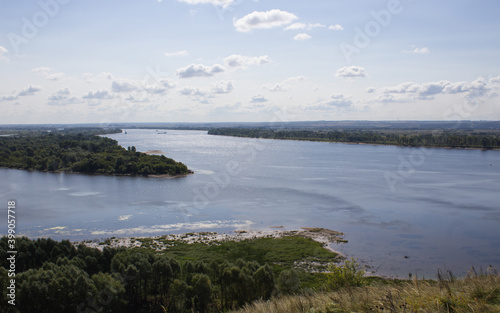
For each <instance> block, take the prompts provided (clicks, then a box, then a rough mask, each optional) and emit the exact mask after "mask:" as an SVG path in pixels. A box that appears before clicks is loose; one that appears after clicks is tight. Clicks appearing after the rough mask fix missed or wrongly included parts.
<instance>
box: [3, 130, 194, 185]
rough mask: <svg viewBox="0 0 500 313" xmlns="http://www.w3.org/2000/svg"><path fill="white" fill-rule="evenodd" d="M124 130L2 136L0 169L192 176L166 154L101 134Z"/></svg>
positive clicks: (69, 131)
mask: <svg viewBox="0 0 500 313" xmlns="http://www.w3.org/2000/svg"><path fill="white" fill-rule="evenodd" d="M117 132H121V130H120V129H108V130H103V129H68V130H62V131H57V130H54V131H51V132H47V131H26V130H25V131H21V132H19V133H17V134H14V135H11V136H3V137H0V167H8V168H16V169H25V170H37V171H47V172H75V173H87V174H108V175H143V176H149V175H165V176H177V175H185V174H189V173H191V171H190V170H189V169H188V168H187V166H186V165H184V164H182V163H180V162H176V161H174V160H172V159H170V158H167V157H165V156H164V155H161V156H159V155H148V154H145V153H141V152H137V151H136V148H135V147H128V149H125V148H123V147H121V146H120V145H118V142H117V141H116V140H113V139H110V138H105V137H100V136H97V135H100V134H109V133H117Z"/></svg>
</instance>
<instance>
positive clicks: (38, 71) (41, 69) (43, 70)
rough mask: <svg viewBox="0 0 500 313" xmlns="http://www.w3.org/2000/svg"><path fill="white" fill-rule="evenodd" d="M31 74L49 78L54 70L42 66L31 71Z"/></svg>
mask: <svg viewBox="0 0 500 313" xmlns="http://www.w3.org/2000/svg"><path fill="white" fill-rule="evenodd" d="M31 72H33V73H35V74H36V75H40V76H47V75H49V74H50V73H51V72H52V69H51V68H50V67H45V66H40V67H35V68H34V69H32V70H31Z"/></svg>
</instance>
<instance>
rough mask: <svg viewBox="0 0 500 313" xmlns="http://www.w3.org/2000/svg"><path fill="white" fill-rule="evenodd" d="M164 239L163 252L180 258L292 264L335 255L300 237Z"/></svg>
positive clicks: (327, 260) (317, 260) (320, 260)
mask: <svg viewBox="0 0 500 313" xmlns="http://www.w3.org/2000/svg"><path fill="white" fill-rule="evenodd" d="M140 240H141V242H143V244H146V245H148V246H149V244H150V243H151V241H150V240H149V241H148V240H147V239H140ZM165 243H168V244H169V245H173V246H171V247H169V248H168V249H166V250H164V251H163V252H162V253H165V254H166V255H168V256H171V257H174V258H176V259H178V260H180V261H199V260H201V261H203V260H205V261H209V260H216V261H224V260H228V261H230V262H234V261H236V260H237V259H240V258H241V259H244V260H246V261H257V262H259V263H262V264H264V263H269V264H277V265H280V266H281V267H292V266H294V264H296V262H318V263H328V262H331V261H332V260H334V259H335V258H336V257H337V256H338V255H337V254H336V253H334V252H331V251H329V250H327V249H325V248H324V247H323V246H322V244H321V243H319V242H316V241H314V240H312V239H309V238H303V237H283V238H258V239H248V240H243V241H239V242H235V241H228V242H222V243H211V244H205V243H192V244H187V243H185V242H182V241H175V242H173V241H168V240H165Z"/></svg>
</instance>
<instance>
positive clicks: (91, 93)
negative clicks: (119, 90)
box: [82, 90, 112, 100]
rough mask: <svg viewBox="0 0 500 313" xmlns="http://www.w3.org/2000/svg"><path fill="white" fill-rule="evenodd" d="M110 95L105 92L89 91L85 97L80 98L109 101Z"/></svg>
mask: <svg viewBox="0 0 500 313" xmlns="http://www.w3.org/2000/svg"><path fill="white" fill-rule="evenodd" d="M110 98H112V97H111V94H110V93H109V91H107V90H97V91H89V92H88V93H87V94H86V95H84V96H82V99H88V100H90V99H99V100H103V99H110Z"/></svg>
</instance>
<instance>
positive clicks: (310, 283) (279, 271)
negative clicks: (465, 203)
mask: <svg viewBox="0 0 500 313" xmlns="http://www.w3.org/2000/svg"><path fill="white" fill-rule="evenodd" d="M325 232H326V234H327V235H333V236H330V239H329V240H333V241H336V242H343V239H342V234H340V233H336V234H333V233H328V232H331V231H328V230H325V229H322V228H308V229H304V230H302V231H290V232H285V233H283V232H282V233H281V235H279V236H273V235H266V236H253V235H252V234H248V236H244V235H245V234H246V233H247V232H245V231H240V232H238V233H237V235H236V236H228V237H224V236H220V234H219V235H218V234H216V233H188V234H184V235H169V236H159V237H152V238H114V237H113V238H109V239H106V240H103V241H84V242H70V241H68V240H62V241H54V240H52V239H44V238H42V239H33V240H32V239H28V238H26V237H18V238H17V239H16V246H17V248H18V253H17V255H16V274H15V280H16V284H17V291H16V306H12V305H8V304H7V303H8V302H7V301H8V290H9V289H8V286H9V280H10V279H12V278H11V277H9V271H8V269H9V261H8V259H7V257H8V253H7V251H8V237H2V238H1V239H0V263H1V267H0V288H1V290H2V294H1V297H2V301H1V302H0V311H1V312H40V313H44V312H50V313H58V312H120V313H123V312H186V313H188V312H207V313H208V312H241V313H257V312H266V313H285V312H286V313H295V312H297V313H298V312H310V313H313V312H314V313H333V312H499V310H500V276H499V275H498V272H496V270H495V269H493V268H488V269H487V270H485V271H482V270H480V271H476V270H474V269H471V271H470V273H469V275H467V277H464V278H457V277H455V276H453V274H452V273H451V272H441V271H439V272H438V276H437V280H428V279H427V280H426V279H422V278H417V277H415V276H414V277H412V278H411V279H409V280H395V279H384V278H380V277H367V276H366V275H365V272H364V269H363V267H362V266H361V265H360V264H358V263H357V262H356V261H355V260H353V259H351V260H346V259H344V258H343V257H341V256H340V255H338V254H337V253H335V252H333V251H331V250H329V249H327V248H326V247H325V243H321V242H318V237H315V236H316V235H318V234H319V235H322V234H325Z"/></svg>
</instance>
